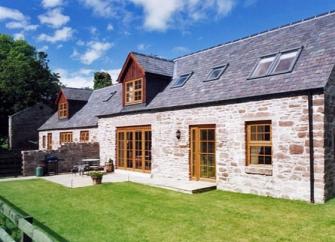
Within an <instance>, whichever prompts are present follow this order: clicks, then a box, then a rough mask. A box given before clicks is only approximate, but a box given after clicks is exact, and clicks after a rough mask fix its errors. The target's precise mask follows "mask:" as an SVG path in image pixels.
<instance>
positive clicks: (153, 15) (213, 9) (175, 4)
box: [130, 0, 236, 31]
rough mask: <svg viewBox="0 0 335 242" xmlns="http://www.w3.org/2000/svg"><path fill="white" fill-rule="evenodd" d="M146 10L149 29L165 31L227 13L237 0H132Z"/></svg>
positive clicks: (145, 18) (146, 26)
mask: <svg viewBox="0 0 335 242" xmlns="http://www.w3.org/2000/svg"><path fill="white" fill-rule="evenodd" d="M130 1H131V2H133V3H134V4H136V5H138V6H140V7H142V8H143V10H144V27H145V29H147V30H154V31H165V30H166V29H168V28H170V27H176V26H180V25H183V24H185V23H192V22H194V21H199V20H201V19H206V18H208V17H213V16H214V17H217V16H219V17H220V16H225V15H227V14H228V13H229V12H230V11H231V10H232V8H233V6H234V4H235V1H236V0H170V1H164V2H162V1H157V0H130Z"/></svg>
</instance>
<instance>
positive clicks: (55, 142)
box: [39, 128, 98, 150]
mask: <svg viewBox="0 0 335 242" xmlns="http://www.w3.org/2000/svg"><path fill="white" fill-rule="evenodd" d="M80 131H89V142H90V143H94V142H97V140H98V138H97V132H98V129H97V128H87V129H85V128H82V129H66V130H50V131H40V132H39V150H46V149H47V145H45V147H43V136H44V135H45V140H46V142H45V144H47V134H48V133H51V134H52V149H53V150H56V149H58V148H59V147H60V146H61V144H60V143H59V136H60V135H59V133H61V132H72V139H73V143H79V142H80Z"/></svg>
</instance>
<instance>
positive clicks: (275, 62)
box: [247, 46, 303, 80]
mask: <svg viewBox="0 0 335 242" xmlns="http://www.w3.org/2000/svg"><path fill="white" fill-rule="evenodd" d="M302 50H303V46H301V47H297V48H291V49H287V50H283V51H280V52H277V53H272V54H269V55H265V56H261V57H259V58H258V62H257V63H256V65H255V67H254V68H253V69H252V71H251V74H250V75H249V77H248V78H247V79H248V80H249V79H258V78H263V77H269V76H275V75H280V74H285V73H290V72H292V71H293V69H294V67H295V65H296V63H297V62H298V59H299V57H300V54H301V52H302ZM294 51H297V55H296V57H295V58H294V60H293V61H292V64H291V66H290V68H289V70H285V71H280V72H274V71H275V69H276V67H277V66H278V64H279V61H280V56H281V55H283V54H286V53H289V52H294ZM272 56H275V59H274V60H273V62H272V63H271V65H270V67H269V69H268V71H267V73H266V74H264V75H261V76H253V74H254V72H255V71H256V69H257V67H258V65H259V62H260V61H261V60H262V59H265V58H269V57H272Z"/></svg>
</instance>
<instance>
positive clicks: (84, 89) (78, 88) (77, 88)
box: [61, 87, 93, 92]
mask: <svg viewBox="0 0 335 242" xmlns="http://www.w3.org/2000/svg"><path fill="white" fill-rule="evenodd" d="M64 88H66V89H76V90H83V91H91V92H92V91H93V90H92V89H87V88H80V87H61V89H64Z"/></svg>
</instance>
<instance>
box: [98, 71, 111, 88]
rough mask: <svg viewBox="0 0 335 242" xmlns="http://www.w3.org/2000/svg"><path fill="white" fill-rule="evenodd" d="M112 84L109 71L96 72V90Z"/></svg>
mask: <svg viewBox="0 0 335 242" xmlns="http://www.w3.org/2000/svg"><path fill="white" fill-rule="evenodd" d="M110 85H112V78H111V76H110V75H109V74H108V73H107V72H95V73H94V90H95V89H100V88H103V87H107V86H110Z"/></svg>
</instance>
